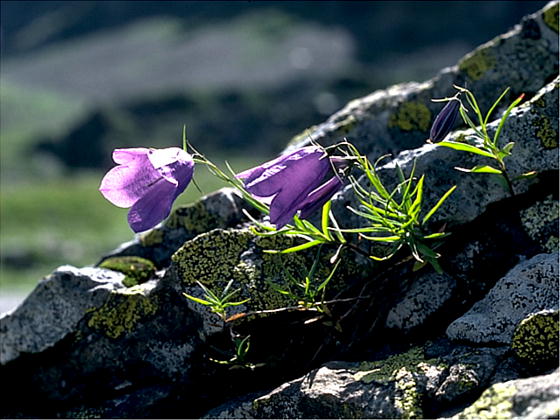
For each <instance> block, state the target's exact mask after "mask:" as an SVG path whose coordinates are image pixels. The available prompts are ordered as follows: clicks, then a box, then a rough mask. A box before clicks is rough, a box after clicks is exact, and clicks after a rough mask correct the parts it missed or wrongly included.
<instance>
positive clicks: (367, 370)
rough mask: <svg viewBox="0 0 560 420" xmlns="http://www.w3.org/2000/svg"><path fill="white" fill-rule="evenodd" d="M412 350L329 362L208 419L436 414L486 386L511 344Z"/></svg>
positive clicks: (216, 411)
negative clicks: (376, 357)
mask: <svg viewBox="0 0 560 420" xmlns="http://www.w3.org/2000/svg"><path fill="white" fill-rule="evenodd" d="M429 347H430V346H428V347H426V348H424V349H423V348H421V347H413V348H412V349H410V350H408V351H406V352H403V353H400V354H394V355H391V356H389V357H386V358H383V359H381V360H378V361H374V362H369V361H368V362H361V363H354V362H353V363H350V362H329V363H327V364H325V365H323V366H322V367H321V368H319V369H316V370H313V371H312V372H309V373H308V374H306V375H304V376H303V377H301V378H298V379H295V380H293V381H290V382H287V383H285V384H283V385H281V386H279V387H278V388H276V389H274V390H273V391H271V392H267V393H264V395H254V394H252V395H246V396H244V397H241V398H237V399H235V400H233V401H231V402H229V403H227V404H224V405H222V406H220V407H217V408H215V409H213V410H211V411H210V412H208V413H207V414H206V415H205V416H204V417H205V418H271V417H274V418H321V417H323V418H433V417H436V416H438V415H441V414H442V413H443V412H444V410H446V409H447V408H448V407H449V406H451V404H452V403H453V402H455V401H465V400H466V399H468V398H471V397H474V396H476V395H477V392H478V393H480V392H481V391H482V390H484V389H485V388H486V387H487V386H488V385H489V384H490V381H491V378H492V373H493V372H494V370H495V369H496V366H497V365H498V364H499V363H500V361H501V360H502V358H503V356H504V354H505V353H506V351H507V348H505V347H502V348H472V347H453V346H452V345H449V343H448V344H443V345H440V346H439V347H438V346H437V345H432V346H431V348H429Z"/></svg>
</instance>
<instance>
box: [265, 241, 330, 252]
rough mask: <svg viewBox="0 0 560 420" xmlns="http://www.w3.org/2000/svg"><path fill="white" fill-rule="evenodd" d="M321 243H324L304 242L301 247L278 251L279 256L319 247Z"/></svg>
mask: <svg viewBox="0 0 560 420" xmlns="http://www.w3.org/2000/svg"><path fill="white" fill-rule="evenodd" d="M322 243H324V241H319V240H315V241H310V242H306V243H304V244H302V245H297V246H293V247H291V248H287V249H283V250H282V251H280V254H290V253H292V252H298V251H303V250H304V249H308V248H312V247H314V246H317V245H321V244H322ZM265 252H266V251H265Z"/></svg>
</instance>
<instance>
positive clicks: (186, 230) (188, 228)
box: [103, 188, 254, 267]
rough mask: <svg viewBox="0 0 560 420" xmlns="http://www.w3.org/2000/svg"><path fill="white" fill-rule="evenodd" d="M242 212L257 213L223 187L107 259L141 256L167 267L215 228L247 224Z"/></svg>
mask: <svg viewBox="0 0 560 420" xmlns="http://www.w3.org/2000/svg"><path fill="white" fill-rule="evenodd" d="M242 210H246V211H248V212H250V213H251V212H253V211H254V210H253V208H252V207H251V206H250V205H248V204H247V203H246V202H245V201H243V200H242V199H241V196H240V194H239V193H237V192H236V191H235V190H234V189H232V188H222V189H221V190H218V191H216V192H214V193H212V194H208V195H206V196H204V197H202V198H201V199H200V200H199V201H197V202H195V203H193V204H189V205H186V206H182V207H179V208H178V209H176V210H174V211H173V213H172V214H171V215H170V216H169V217H168V218H167V219H166V220H165V221H163V222H162V223H161V224H160V225H159V226H157V227H156V228H154V229H151V230H149V231H148V232H146V233H142V234H140V235H137V237H136V238H135V239H134V240H133V241H130V242H127V243H124V244H122V245H121V246H120V247H119V248H117V249H116V250H114V251H112V252H111V253H110V254H108V255H106V256H105V257H104V258H103V259H106V258H109V257H115V256H138V257H143V258H147V259H148V260H150V261H153V262H154V263H155V264H156V265H157V266H158V267H165V266H167V265H169V261H170V259H171V255H173V253H174V252H175V251H176V250H177V249H178V248H179V247H180V246H181V245H183V243H184V242H185V241H187V240H189V239H192V238H194V237H196V236H197V235H199V234H201V233H204V232H208V231H210V230H212V229H217V228H222V229H225V228H229V227H233V226H235V225H237V224H239V223H242V222H244V221H247V218H246V216H245V215H244V214H243V211H242Z"/></svg>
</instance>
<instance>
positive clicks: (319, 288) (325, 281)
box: [317, 260, 342, 292]
mask: <svg viewBox="0 0 560 420" xmlns="http://www.w3.org/2000/svg"><path fill="white" fill-rule="evenodd" d="M341 261H342V260H338V261H337V262H336V264H335V265H334V267H333V269H332V270H331V272H330V274H329V276H328V277H327V278H326V279H325V280H324V281H323V282H322V283H321V284H320V285H319V287H317V292H320V291H321V290H323V289H324V288H325V287H327V285H328V284H329V282H330V281H331V279H332V278H333V276H334V272H335V271H336V269H337V268H338V266H339V265H340V262H341Z"/></svg>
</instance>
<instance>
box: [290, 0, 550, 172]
mask: <svg viewBox="0 0 560 420" xmlns="http://www.w3.org/2000/svg"><path fill="white" fill-rule="evenodd" d="M557 11H558V3H556V2H551V3H549V4H548V5H547V6H546V7H545V8H544V9H543V10H541V11H539V12H537V13H535V14H533V15H530V16H527V17H526V18H524V19H523V21H522V22H521V24H519V25H516V26H515V27H514V28H513V29H512V30H511V31H509V32H508V33H506V34H503V35H501V36H498V37H496V38H494V39H493V40H491V41H490V42H488V43H486V44H484V45H481V46H480V47H479V48H477V49H476V50H474V51H472V52H471V53H469V54H467V55H466V56H465V57H463V58H462V59H461V60H460V61H459V63H458V64H457V65H456V66H453V67H450V68H446V69H444V70H442V71H441V73H440V74H438V75H437V76H436V77H434V78H433V79H431V80H429V81H427V82H424V83H403V84H400V85H396V86H392V87H390V88H388V89H386V90H379V91H376V92H373V93H372V94H370V95H368V96H366V97H363V98H359V99H356V100H354V101H352V102H350V103H348V105H346V106H345V107H344V108H343V109H342V110H341V111H339V112H337V113H335V114H333V115H332V116H331V117H330V118H329V119H328V120H327V121H326V122H324V123H322V124H319V125H317V126H314V127H312V128H311V129H309V130H306V131H304V132H303V133H302V134H300V135H298V136H295V137H294V138H293V139H292V142H291V147H292V148H296V147H300V146H302V145H304V144H308V143H309V141H310V139H313V141H316V142H318V143H320V144H323V145H325V146H326V145H331V144H334V143H338V142H340V140H341V139H342V138H343V137H346V138H347V139H348V140H349V141H350V142H351V143H353V144H354V145H355V146H356V147H357V148H358V149H359V150H360V151H361V152H362V153H365V154H367V155H368V156H369V157H370V160H372V162H373V161H375V160H376V159H377V158H378V157H379V156H382V155H384V154H387V153H398V152H400V151H402V150H406V149H414V148H417V147H420V146H422V144H423V143H424V142H425V140H426V139H427V138H428V131H429V128H430V125H431V122H432V121H433V119H434V118H435V116H436V115H437V113H438V112H439V110H440V109H441V104H438V103H433V102H431V101H430V100H431V99H432V98H443V97H446V96H451V95H452V94H453V93H454V89H453V85H454V84H456V85H459V86H464V85H465V84H466V85H468V88H469V89H470V90H471V91H473V92H475V94H476V97H477V101H478V103H479V104H480V106H481V108H482V109H488V108H489V107H490V105H491V104H492V103H493V102H494V101H495V100H496V98H497V97H498V96H499V95H500V93H501V92H502V91H503V90H504V89H505V88H506V87H507V86H510V87H511V92H510V95H509V98H510V99H511V100H512V99H513V98H516V97H517V96H519V95H520V94H521V93H523V92H525V93H526V94H528V95H533V94H535V93H537V91H539V90H540V89H541V88H542V87H543V86H545V85H546V84H547V83H548V82H549V81H550V80H552V79H553V78H554V77H556V76H557V74H558V63H557V61H558V60H557V55H558V31H557V30H555V29H556V28H555V26H554V25H550V22H553V21H554V18H551V16H554V13H557ZM529 32H531V33H532V34H531V36H528V34H529ZM496 115H498V113H496ZM550 127H551V128H553V127H557V124H554V123H552V122H551V125H550Z"/></svg>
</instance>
